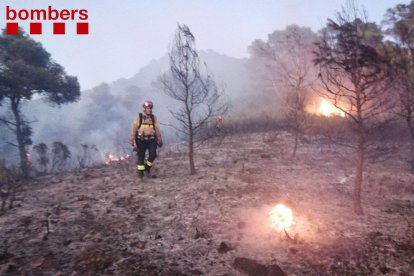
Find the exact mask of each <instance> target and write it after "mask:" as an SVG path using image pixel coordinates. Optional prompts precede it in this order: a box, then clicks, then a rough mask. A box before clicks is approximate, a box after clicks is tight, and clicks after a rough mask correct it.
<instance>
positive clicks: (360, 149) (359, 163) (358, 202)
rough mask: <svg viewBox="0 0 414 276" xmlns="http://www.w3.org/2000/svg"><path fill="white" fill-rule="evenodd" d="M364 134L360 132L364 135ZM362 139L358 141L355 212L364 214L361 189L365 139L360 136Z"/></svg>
mask: <svg viewBox="0 0 414 276" xmlns="http://www.w3.org/2000/svg"><path fill="white" fill-rule="evenodd" d="M362 135H363V134H360V136H362ZM359 139H360V141H359V142H358V153H357V155H358V157H357V168H356V177H355V187H354V212H355V214H357V215H363V214H364V212H363V210H362V204H361V189H362V179H363V172H364V163H365V162H364V161H365V157H364V141H363V139H364V138H363V137H360V138H359Z"/></svg>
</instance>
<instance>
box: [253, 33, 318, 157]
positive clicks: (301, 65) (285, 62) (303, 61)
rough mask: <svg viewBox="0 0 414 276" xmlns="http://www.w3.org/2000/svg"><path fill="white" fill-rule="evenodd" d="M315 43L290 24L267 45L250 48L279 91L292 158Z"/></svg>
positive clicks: (302, 124)
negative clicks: (287, 125) (287, 124)
mask: <svg viewBox="0 0 414 276" xmlns="http://www.w3.org/2000/svg"><path fill="white" fill-rule="evenodd" d="M316 40H317V36H316V34H315V33H313V32H312V31H311V30H310V29H309V28H302V27H298V26H295V25H292V26H288V27H287V28H286V30H284V31H275V32H273V33H272V34H270V35H269V38H268V41H267V42H263V41H261V40H258V41H255V42H254V43H253V45H252V46H251V47H250V51H251V52H252V54H253V58H254V59H261V60H263V61H264V66H265V67H266V71H267V73H268V75H269V77H270V80H271V82H272V84H273V87H274V89H275V90H279V89H280V90H282V91H281V93H280V94H281V95H282V100H283V102H284V107H285V109H286V111H285V114H286V119H287V121H288V122H289V124H290V125H291V128H292V131H293V135H294V147H293V152H292V157H295V156H296V151H297V148H298V144H299V140H300V138H301V137H302V136H303V135H304V133H305V128H306V123H307V116H306V114H307V113H306V106H307V104H308V101H309V99H310V94H311V91H312V90H311V85H312V83H313V82H314V80H316V78H317V74H316V72H315V70H314V66H313V64H312V59H313V55H312V52H313V50H314V48H315V45H314V43H315V42H316Z"/></svg>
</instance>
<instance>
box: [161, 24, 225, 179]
mask: <svg viewBox="0 0 414 276" xmlns="http://www.w3.org/2000/svg"><path fill="white" fill-rule="evenodd" d="M169 58H170V71H169V74H164V75H163V76H161V77H160V78H159V81H160V83H161V85H162V88H163V90H164V92H165V93H166V94H167V95H168V96H170V97H171V98H172V99H174V100H175V101H177V103H178V105H177V109H175V110H170V113H171V114H172V116H173V117H174V118H175V119H176V120H177V121H178V123H179V127H175V129H176V130H178V131H179V132H180V133H182V134H183V135H184V136H185V138H186V140H187V144H188V159H189V163H190V174H195V173H196V169H195V164H194V148H195V147H196V146H197V144H196V142H199V141H200V140H202V139H204V138H202V137H201V135H200V134H201V133H202V130H203V128H205V127H207V125H208V123H209V121H210V120H211V119H213V118H215V117H217V116H220V115H223V114H224V113H225V112H226V111H227V105H226V104H221V103H220V97H221V94H220V93H219V91H218V88H217V86H216V84H215V82H214V80H213V79H212V77H211V76H210V75H209V74H208V72H205V73H204V74H203V72H202V68H201V66H200V59H199V56H198V53H197V51H196V49H195V37H194V35H193V34H192V33H191V31H190V29H189V27H187V26H186V25H180V24H179V25H178V28H177V31H176V33H175V37H174V40H173V44H172V47H171V49H170V52H169ZM205 71H207V70H205Z"/></svg>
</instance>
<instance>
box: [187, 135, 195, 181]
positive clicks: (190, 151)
mask: <svg viewBox="0 0 414 276" xmlns="http://www.w3.org/2000/svg"><path fill="white" fill-rule="evenodd" d="M189 132H190V133H189V135H188V160H189V161H190V174H191V175H193V174H195V173H196V169H195V165H194V133H193V129H192V128H190V131H189Z"/></svg>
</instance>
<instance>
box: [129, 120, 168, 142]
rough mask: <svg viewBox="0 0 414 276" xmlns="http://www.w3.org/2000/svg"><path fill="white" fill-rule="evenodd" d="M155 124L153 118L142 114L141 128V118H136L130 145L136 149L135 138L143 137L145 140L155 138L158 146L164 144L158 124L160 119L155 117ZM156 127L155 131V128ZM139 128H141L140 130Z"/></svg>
mask: <svg viewBox="0 0 414 276" xmlns="http://www.w3.org/2000/svg"><path fill="white" fill-rule="evenodd" d="M153 116H154V122H153V121H152V120H151V116H149V115H145V114H142V123H141V126H140V127H139V116H135V118H134V123H133V125H132V130H131V139H130V143H131V145H132V146H134V147H136V146H137V145H136V143H135V138H136V137H137V136H138V137H142V138H144V139H148V138H153V137H155V139H156V141H157V144H162V137H161V132H160V125H159V124H158V119H157V117H156V116H155V115H153ZM153 125H154V126H155V129H154V127H153ZM138 127H139V128H138Z"/></svg>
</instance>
